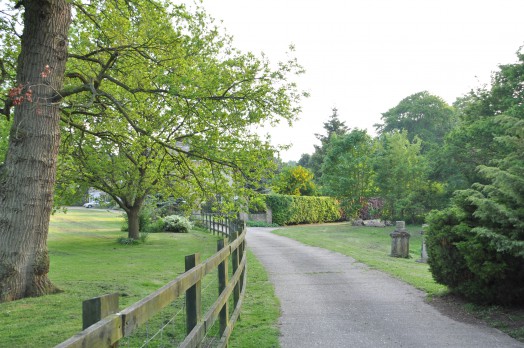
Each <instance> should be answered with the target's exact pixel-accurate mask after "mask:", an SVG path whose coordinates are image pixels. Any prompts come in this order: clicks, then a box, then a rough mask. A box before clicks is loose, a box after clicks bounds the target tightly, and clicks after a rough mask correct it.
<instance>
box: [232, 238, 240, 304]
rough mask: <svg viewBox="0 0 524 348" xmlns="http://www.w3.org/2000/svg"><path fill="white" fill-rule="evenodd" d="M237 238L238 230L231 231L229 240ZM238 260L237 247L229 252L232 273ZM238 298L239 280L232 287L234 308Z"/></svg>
mask: <svg viewBox="0 0 524 348" xmlns="http://www.w3.org/2000/svg"><path fill="white" fill-rule="evenodd" d="M237 238H238V232H231V241H234V240H236V239H237ZM239 262H240V260H239V258H238V247H237V248H236V249H235V250H233V252H232V254H231V264H232V271H233V274H235V273H236V271H237V269H238V264H239ZM239 299H240V280H239V281H238V282H237V283H236V285H235V287H234V289H233V300H234V303H235V306H234V307H235V308H237V304H238V300H239Z"/></svg>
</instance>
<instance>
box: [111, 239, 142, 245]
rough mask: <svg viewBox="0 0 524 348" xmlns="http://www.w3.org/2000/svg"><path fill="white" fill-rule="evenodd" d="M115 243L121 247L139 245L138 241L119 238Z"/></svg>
mask: <svg viewBox="0 0 524 348" xmlns="http://www.w3.org/2000/svg"><path fill="white" fill-rule="evenodd" d="M116 242H117V243H118V244H121V245H137V244H140V240H138V239H133V238H127V237H119V238H117V240H116Z"/></svg>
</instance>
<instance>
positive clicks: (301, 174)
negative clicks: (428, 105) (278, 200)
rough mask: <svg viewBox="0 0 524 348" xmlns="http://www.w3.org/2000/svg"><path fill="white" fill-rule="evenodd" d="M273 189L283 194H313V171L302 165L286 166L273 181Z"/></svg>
mask: <svg viewBox="0 0 524 348" xmlns="http://www.w3.org/2000/svg"><path fill="white" fill-rule="evenodd" d="M273 189H274V190H275V192H277V193H279V194H283V195H292V196H313V195H314V194H315V190H316V188H315V184H314V183H313V173H312V172H311V171H310V170H308V169H306V168H304V167H302V166H295V167H284V168H283V169H282V171H281V172H280V173H279V174H278V175H277V177H276V178H275V180H274V181H273Z"/></svg>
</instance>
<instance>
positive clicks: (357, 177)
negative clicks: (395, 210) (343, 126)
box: [322, 129, 375, 217]
mask: <svg viewBox="0 0 524 348" xmlns="http://www.w3.org/2000/svg"><path fill="white" fill-rule="evenodd" d="M373 151H374V142H373V139H372V138H371V137H370V136H369V135H368V134H367V132H366V131H365V130H359V129H354V130H352V131H351V132H349V133H347V134H345V135H341V136H337V135H334V136H332V138H331V141H330V143H329V145H328V146H327V151H326V156H325V157H324V162H323V164H322V172H323V173H324V175H323V176H322V192H323V193H324V194H326V195H328V196H332V197H337V198H338V199H339V200H340V201H341V202H342V206H343V207H344V210H345V213H346V216H347V217H356V215H357V214H358V211H359V210H360V209H361V208H362V203H363V202H367V199H368V198H370V197H371V196H372V195H373V194H374V191H375V186H374V180H373V178H374V171H373V163H372V160H373Z"/></svg>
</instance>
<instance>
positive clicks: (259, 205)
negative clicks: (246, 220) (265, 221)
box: [248, 195, 267, 214]
mask: <svg viewBox="0 0 524 348" xmlns="http://www.w3.org/2000/svg"><path fill="white" fill-rule="evenodd" d="M248 209H249V212H250V213H253V214H257V213H264V212H266V211H267V204H266V198H265V196H263V195H256V196H254V197H252V198H250V199H249V203H248Z"/></svg>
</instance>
